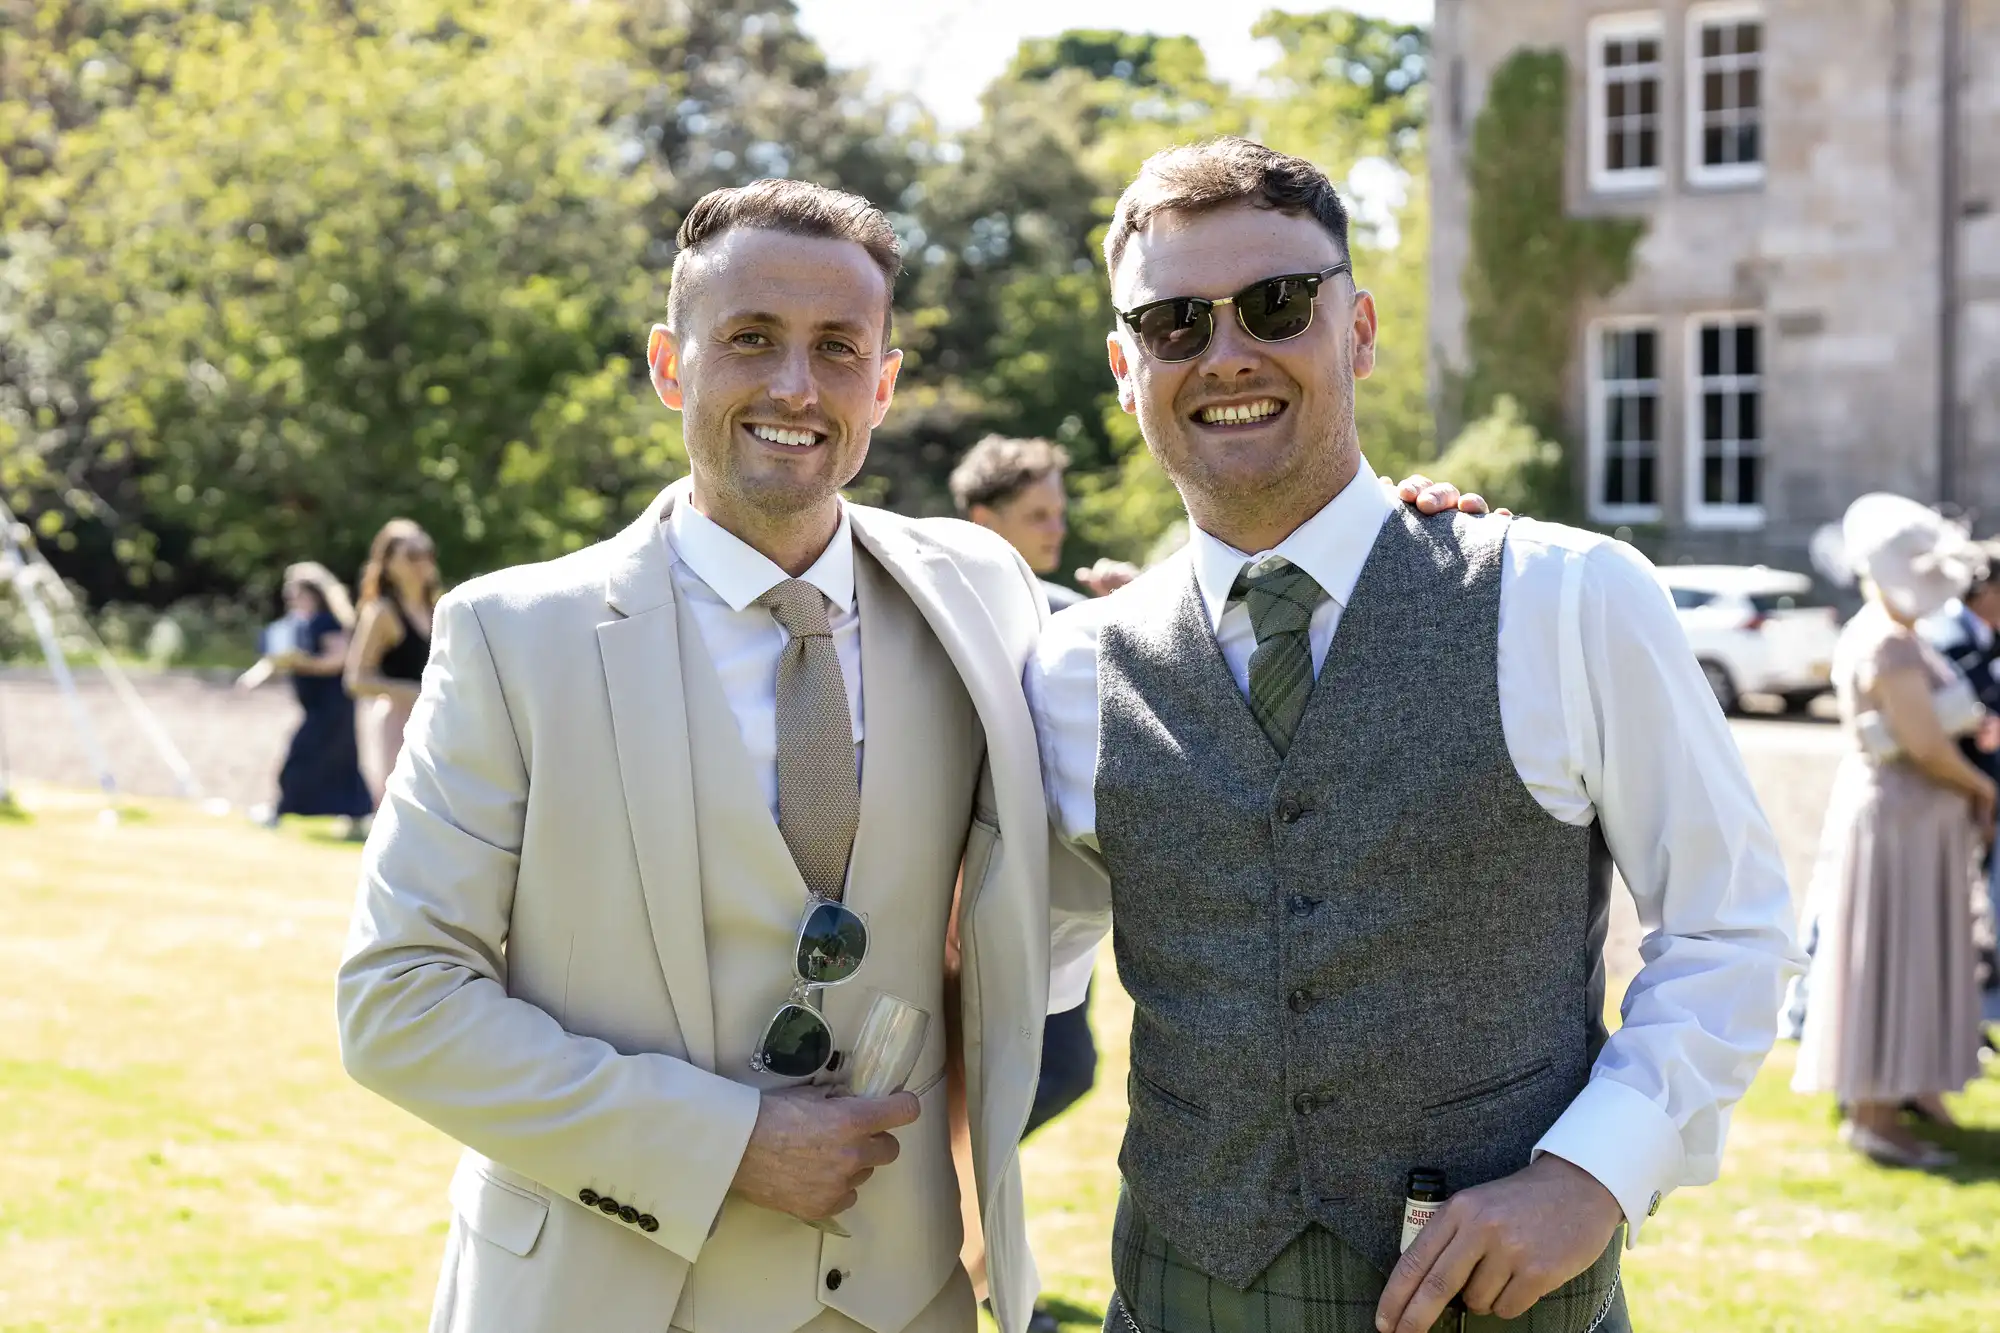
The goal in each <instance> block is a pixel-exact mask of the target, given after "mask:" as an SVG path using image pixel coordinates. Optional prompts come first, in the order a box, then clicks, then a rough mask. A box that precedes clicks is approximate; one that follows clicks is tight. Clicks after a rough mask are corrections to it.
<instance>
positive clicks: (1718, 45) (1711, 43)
mask: <svg viewBox="0 0 2000 1333" xmlns="http://www.w3.org/2000/svg"><path fill="white" fill-rule="evenodd" d="M1701 53H1702V54H1703V55H1705V56H1719V55H1721V54H1722V29H1720V28H1717V27H1705V28H1703V29H1702V30H1701Z"/></svg>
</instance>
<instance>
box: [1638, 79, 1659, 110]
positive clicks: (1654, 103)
mask: <svg viewBox="0 0 2000 1333" xmlns="http://www.w3.org/2000/svg"><path fill="white" fill-rule="evenodd" d="M1639 111H1640V113H1641V114H1642V115H1647V116H1653V115H1658V114H1659V111H1660V81H1659V80H1658V79H1641V80H1640V81H1639Z"/></svg>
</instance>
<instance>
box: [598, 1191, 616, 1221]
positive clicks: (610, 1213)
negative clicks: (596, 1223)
mask: <svg viewBox="0 0 2000 1333" xmlns="http://www.w3.org/2000/svg"><path fill="white" fill-rule="evenodd" d="M597 1211H598V1212H600V1213H603V1214H604V1215H605V1216H606V1217H616V1216H618V1200H616V1199H614V1198H612V1197H611V1196H610V1195H609V1194H601V1195H599V1196H598V1198H597Z"/></svg>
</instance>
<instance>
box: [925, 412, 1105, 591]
mask: <svg viewBox="0 0 2000 1333" xmlns="http://www.w3.org/2000/svg"><path fill="white" fill-rule="evenodd" d="M1068 467H1069V454H1068V453H1067V452H1065V451H1064V449H1063V447H1062V446H1061V445H1059V444H1054V443H1052V442H1050V441H1048V440H1013V439H1008V438H1007V437H1006V436H1004V435H988V436H987V437H986V438H985V439H983V440H981V441H980V442H979V443H978V444H975V445H973V446H972V448H971V449H969V450H967V451H966V455H965V457H964V458H962V459H960V460H959V463H958V466H957V467H955V468H953V469H952V472H951V481H950V483H949V484H950V486H951V499H952V503H953V504H955V505H957V506H958V512H959V516H960V517H962V518H968V519H971V520H972V521H973V522H974V523H977V524H978V525H979V526H980V527H982V528H987V529H990V530H991V531H993V532H997V533H999V534H1000V535H1001V536H1002V537H1005V538H1006V539H1007V542H1008V544H1009V545H1010V546H1012V547H1013V548H1014V549H1015V550H1017V551H1019V552H1020V553H1021V558H1022V559H1023V560H1026V561H1027V562H1028V568H1030V569H1032V570H1034V571H1035V575H1036V577H1037V578H1039V579H1041V581H1042V591H1043V592H1045V593H1047V594H1048V599H1049V610H1050V611H1061V610H1064V609H1066V608H1068V607H1072V606H1075V605H1076V604H1077V603H1078V602H1081V601H1083V600H1084V599H1085V596H1086V594H1087V595H1088V596H1091V597H1102V596H1104V595H1105V594H1107V593H1109V592H1112V591H1114V590H1115V589H1118V588H1122V587H1124V586H1125V585H1126V584H1128V583H1130V582H1131V581H1132V580H1133V579H1134V578H1135V577H1137V575H1138V573H1139V570H1138V567H1137V566H1136V565H1132V564H1128V563H1126V562H1125V561H1123V560H1111V559H1103V560H1099V561H1098V562H1097V563H1096V564H1094V565H1091V566H1089V567H1088V568H1085V569H1079V570H1077V571H1076V573H1075V574H1074V575H1073V577H1074V578H1075V579H1076V581H1077V583H1079V584H1081V585H1082V587H1083V589H1084V591H1083V592H1078V591H1076V589H1074V588H1069V587H1065V586H1064V585H1062V584H1060V583H1051V582H1050V581H1049V575H1051V574H1053V573H1055V572H1056V568H1057V566H1059V565H1060V564H1061V563H1062V546H1063V538H1064V537H1065V536H1067V535H1068V533H1069V495H1068V493H1067V492H1066V491H1064V489H1063V473H1064V471H1065V470H1067V469H1068Z"/></svg>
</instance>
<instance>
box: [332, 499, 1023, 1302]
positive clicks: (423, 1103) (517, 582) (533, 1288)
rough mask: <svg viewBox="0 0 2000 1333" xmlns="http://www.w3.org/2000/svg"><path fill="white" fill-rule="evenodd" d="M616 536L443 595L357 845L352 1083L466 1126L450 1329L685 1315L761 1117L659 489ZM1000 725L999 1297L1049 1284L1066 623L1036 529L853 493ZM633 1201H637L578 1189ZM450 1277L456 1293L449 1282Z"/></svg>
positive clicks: (970, 919) (995, 942)
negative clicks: (1052, 812) (716, 1009)
mask: <svg viewBox="0 0 2000 1333" xmlns="http://www.w3.org/2000/svg"><path fill="white" fill-rule="evenodd" d="M665 498H666V497H665V496H664V494H663V496H662V497H661V500H660V501H656V502H655V504H654V506H653V507H652V508H651V509H649V510H648V511H647V513H646V514H644V515H643V516H641V517H640V518H639V519H638V520H637V521H636V522H635V523H634V524H633V525H632V526H631V527H630V528H628V529H627V530H626V531H625V532H623V533H621V534H620V535H618V536H617V537H614V538H612V539H611V540H609V541H607V542H604V543H602V544H600V545H598V546H595V547H591V548H589V549H587V550H584V551H581V552H578V553H577V554H575V555H572V556H568V557H565V558H563V559H560V560H556V561H553V562H550V563H547V564H543V565H535V566H526V567H522V568H517V569H510V570H505V571H502V572H500V573H497V574H493V575H489V576H487V577H484V578H480V579H477V580H474V581H473V582H471V583H468V584H466V585H464V586H463V587H461V588H459V589H457V590H455V591H454V592H453V593H451V594H450V595H449V596H447V597H446V598H445V599H444V600H443V602H441V603H440V604H439V607H438V610H437V616H436V630H435V634H434V638H433V643H432V650H431V660H430V665H429V667H428V668H427V670H426V671H425V674H424V681H423V689H422V696H421V698H420V700H419V702H418V704H417V706H416V709H415V712H414V714H413V715H412V717H411V720H410V725H409V730H408V734H407V737H406V739H405V743H404V747H403V755H402V758H401V760H400V761H399V763H398V765H397V767H396V770H395V773H394V775H393V777H392V778H391V780H390V783H389V788H388V793H387V797H386V799H385V801H384V803H383V807H382V811H381V813H380V815H379V816H378V818H377V821H376V824H375V828H374V831H373V833H372V835H371V836H370V839H369V843H368V847H367V851H366V854H365V856H364V858H363V870H362V880H361V885H360V890H359V895H358V902H357V905H356V908H355V914H354V920H353V926H352V931H351V934H350V938H349V941H348V945H347V949H346V955H345V958H344V959H343V962H342V964H341V968H340V973H339V980H338V1009H339V1022H340V1038H341V1054H342V1059H343V1061H344V1063H345V1064H346V1067H347V1069H348V1071H349V1073H350V1074H351V1075H352V1076H353V1077H354V1078H355V1079H357V1080H358V1081H359V1082H361V1083H362V1084H363V1085H365V1086H367V1087H369V1088H370V1089H372V1090H374V1091H376V1092H378V1093H380V1094H381V1095H382V1096H384V1097H387V1098H388V1099H389V1100H391V1101H393V1102H395V1103H397V1104H398V1105H400V1106H402V1107H404V1108H405V1109H407V1110H409V1111H411V1112H412V1113H414V1114H416V1115H418V1116H420V1117H422V1118H423V1119H424V1120H426V1121H428V1122H429V1123H431V1124H433V1125H435V1126H437V1127H438V1128H439V1129H441V1130H442V1131H444V1132H445V1133H447V1134H449V1135H450V1136H451V1137H453V1138H454V1139H457V1140H458V1141H459V1142H461V1143H463V1144H465V1145H466V1147H467V1150H468V1151H467V1153H466V1155H465V1157H464V1159H463V1160H462V1161H461V1163H460V1166H459V1170H458V1172H457V1174H456V1175H455V1176H454V1178H453V1182H452V1188H451V1198H452V1203H453V1207H454V1211H455V1213H456V1222H457V1224H462V1225H463V1226H466V1227H469V1228H470V1229H471V1230H472V1231H474V1232H475V1233H476V1234H478V1235H479V1236H480V1237H481V1238H483V1240H485V1241H486V1242H488V1243H490V1246H491V1248H490V1249H481V1250H480V1251H479V1253H480V1254H482V1255H487V1256H490V1259H491V1261H490V1262H489V1263H488V1264H487V1266H486V1270H485V1271H483V1272H469V1273H468V1272H459V1273H457V1274H455V1275H453V1274H449V1273H448V1274H447V1279H448V1280H450V1281H452V1282H454V1283H455V1284H457V1286H458V1288H459V1292H460V1295H461V1296H468V1295H469V1298H470V1299H468V1300H462V1301H461V1302H460V1304H461V1306H462V1307H463V1308H461V1309H460V1310H459V1311H458V1313H457V1314H455V1315H454V1316H452V1318H451V1320H450V1327H451V1328H452V1329H454V1330H472V1331H473V1333H501V1331H502V1330H509V1331H512V1330H526V1329H540V1328H555V1327H579V1328H582V1327H589V1328H592V1329H593V1330H603V1331H604V1333H623V1331H624V1330H631V1331H632V1333H639V1330H648V1331H651V1330H658V1329H661V1328H664V1327H665V1321H666V1317H667V1315H668V1314H669V1313H671V1312H672V1311H673V1310H674V1308H675V1305H676V1302H677V1300H678V1298H679V1294H680V1291H681V1288H682V1286H683V1285H684V1284H685V1282H686V1280H687V1275H688V1272H689V1269H690V1267H691V1266H692V1265H693V1263H694V1262H695V1261H696V1260H697V1259H698V1258H699V1257H700V1256H701V1252H702V1246H703V1243H704V1242H705V1241H706V1240H707V1239H708V1235H709V1228H710V1226H711V1224H712V1222H713V1221H714V1219H715V1217H716V1214H717V1211H718V1209H719V1207H720V1204H721V1202H722V1199H723V1197H724V1195H725V1194H726V1193H727V1191H728V1189H729V1185H730V1182H731V1180H732V1179H733V1178H734V1174H735V1170H736V1165H737V1162H738V1161H739V1159H740V1158H741V1155H742V1151H743V1148H744V1145H745V1143H746V1142H747V1140H748V1138H749V1134H750V1131H751V1129H752V1127H753V1126H754V1124H755V1121H756V1114H757V1100H758V1094H757V1093H756V1092H755V1091H754V1090H753V1089H751V1088H749V1087H747V1086H745V1085H743V1084H741V1083H737V1082H734V1081H732V1080H730V1079H728V1078H726V1077H723V1076H721V1075H718V1074H717V1073H716V1072H714V1070H715V1063H716V1055H715V1050H716V1037H715V1031H714V1020H713V1015H712V1008H713V1004H712V997H711V992H710V984H711V979H710V975H709V968H708V960H707V957H706V946H705V943H704V937H703V927H702V905H701V886H700V882H699V878H698V870H697V848H696V843H695V827H694V814H693V795H692V793H693V790H694V784H695V783H697V782H699V781H700V779H701V772H702V757H701V756H700V755H699V754H694V753H691V751H690V747H689V745H688V738H687V727H686V715H685V712H684V709H683V707H682V701H681V690H680V681H679V671H680V668H679V652H678V642H677V629H676V625H675V612H674V595H673V584H672V579H671V577H670V574H669V568H670V556H669V555H668V553H667V550H666V548H665V545H664V544H663V543H662V542H661V541H660V540H658V535H659V534H658V531H657V528H658V517H659V511H660V506H661V503H663V502H664V500H665ZM850 513H851V519H852V526H853V531H854V535H855V538H856V540H858V541H859V542H861V543H862V544H863V545H864V546H865V547H866V548H867V550H868V551H869V552H870V553H871V554H872V555H873V556H874V557H875V558H876V560H877V561H879V562H880V564H881V565H882V567H883V568H884V569H885V570H887V571H888V572H889V574H890V575H891V576H892V577H893V578H894V579H895V580H896V582H897V584H898V585H899V586H900V587H901V588H902V589H903V590H904V592H906V593H907V594H908V595H909V597H910V599H911V601H912V602H913V603H914V604H915V606H916V607H917V609H918V611H919V612H920V613H921V614H922V615H923V617H924V619H925V621H926V622H927V623H928V624H929V626H930V628H931V629H932V631H933V632H934V633H935V634H936V636H937V638H938V640H939V642H940V643H941V644H942V646H943V647H944V649H945V651H946V653H947V654H948V655H949V657H950V658H951V660H952V662H953V664H954V665H955V666H956V667H957V669H958V671H959V673H960V676H961V678H962V680H963V681H964V684H965V688H966V691H967V693H968V694H969V696H970V697H971V699H972V702H973V705H974V707H975V709H976V710H977V712H978V715H979V719H980V722H981V723H982V725H983V728H984V731H985V740H986V752H987V760H986V762H987V772H986V774H985V776H984V780H983V781H982V783H981V796H980V800H979V803H978V807H979V808H978V810H977V812H976V813H975V815H974V817H973V818H972V820H971V821H970V826H969V828H968V830H967V834H968V837H967V852H966V864H965V888H964V890H963V892H962V895H961V902H960V909H959V912H960V915H959V921H958V930H959V935H960V939H961V942H962V945H963V949H964V963H963V968H964V971H963V979H962V995H963V1028H962V1042H963V1048H964V1050H965V1053H966V1062H967V1070H966V1082H967V1088H968V1094H969V1107H970V1120H971V1128H972V1136H973V1157H974V1165H975V1171H976V1177H977V1185H978V1192H979V1211H980V1217H981V1220H982V1222H983V1226H984V1231H985V1237H986V1244H987V1250H988V1265H989V1275H990V1285H991V1288H992V1297H993V1305H994V1310H995V1313H996V1315H997V1317H998V1319H999V1321H1000V1324H1001V1327H1002V1329H1003V1330H1005V1333H1020V1331H1021V1330H1022V1329H1023V1328H1024V1326H1025V1324H1026V1322H1027V1319H1028V1315H1029V1313H1030V1312H1031V1309H1032V1306H1033V1302H1034V1298H1035V1295H1036V1294H1037V1288H1038V1279H1037V1277H1036V1273H1035V1268H1034V1261H1033V1258H1032V1256H1031V1255H1030V1254H1029V1252H1028V1248H1027V1239H1026V1233H1025V1229H1024V1219H1023V1214H1022V1203H1021V1187H1020V1174H1019V1166H1018V1156H1017V1147H1018V1142H1019V1138H1020V1131H1021V1128H1022V1126H1023V1125H1024V1124H1025V1123H1026V1120H1027V1115H1028V1110H1029V1106H1030V1103H1031V1101H1032V1099H1033V1095H1034V1087H1035V1079H1036V1071H1037V1068H1038V1065H1039V1061H1040V1040H1041V1024H1042V1017H1043V1015H1044V1014H1045V1013H1046V1012H1047V1009H1048V985H1049V963H1050V958H1049V952H1050V934H1049V921H1048V871H1049V867H1050V854H1051V845H1050V839H1049V833H1048V821H1047V812H1046V807H1045V804H1044V801H1043V795H1042V787H1041V780H1040V773H1039V770H1038V767H1037V758H1036V746H1035V735H1034V730H1033V725H1032V723H1031V721H1030V719H1029V715H1028V711H1027V705H1026V702H1025V700H1024V698H1023V696H1022V693H1021V687H1020V675H1021V668H1022V665H1023V663H1024V662H1025V660H1026V657H1027V655H1028V652H1029V650H1030V649H1031V647H1032V646H1033V643H1034V640H1035V637H1036V635H1037V633H1038V632H1039V629H1040V625H1041V622H1042V620H1043V619H1044V617H1045V615H1046V611H1045V608H1044V604H1043V600H1042V595H1041V592H1040V589H1039V587H1038V585H1037V583H1036V581H1035V579H1034V576H1033V575H1032V574H1031V573H1030V572H1029V571H1028V569H1027V566H1026V565H1025V564H1024V563H1023V562H1022V561H1021V559H1020V557H1019V556H1018V555H1016V554H1015V553H1014V552H1013V550H1012V549H1011V548H1010V547H1008V546H1007V545H1006V544H1005V543H1004V542H1003V541H1001V540H1000V539H999V538H998V537H996V536H994V535H993V534H991V533H988V532H986V531H984V530H983V529H980V528H976V527H974V526H972V525H970V524H966V523H961V522H958V521H956V520H949V519H938V520H920V521H912V520H907V519H904V518H901V517H899V516H897V515H894V514H891V513H888V512H886V511H882V510H876V509H868V508H864V507H861V506H853V507H852V508H851V509H850ZM585 1191H590V1192H591V1193H592V1194H593V1195H596V1196H609V1197H613V1198H615V1199H617V1200H618V1201H619V1203H620V1204H621V1205H624V1206H627V1207H628V1208H629V1209H630V1210H631V1214H632V1217H633V1218H636V1219H637V1220H636V1221H634V1220H620V1219H619V1218H618V1217H608V1216H605V1215H604V1214H603V1213H602V1212H600V1211H599V1210H598V1209H595V1208H590V1207H586V1206H585V1204H584V1203H583V1202H582V1201H581V1198H582V1196H583V1194H584V1192H585ZM444 1294H445V1293H444V1292H443V1291H442V1290H441V1292H440V1298H441V1306H442V1300H443V1297H444Z"/></svg>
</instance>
